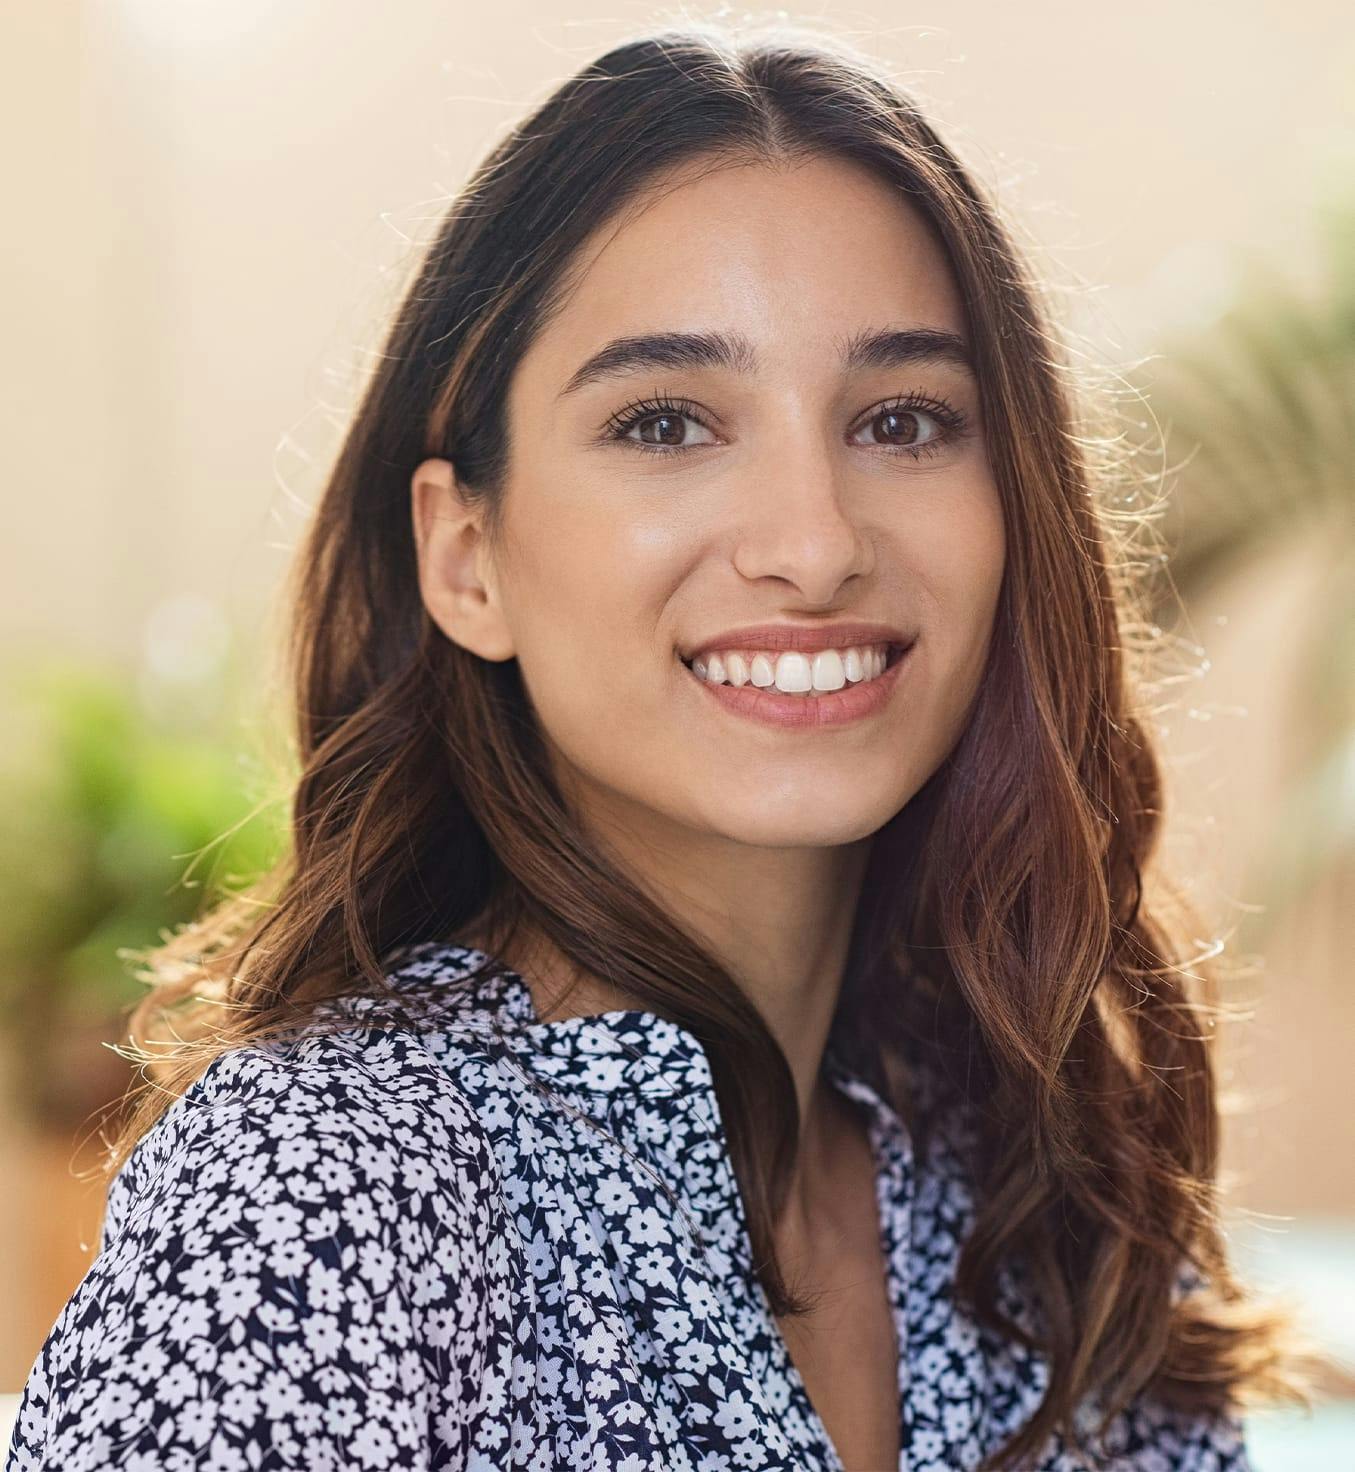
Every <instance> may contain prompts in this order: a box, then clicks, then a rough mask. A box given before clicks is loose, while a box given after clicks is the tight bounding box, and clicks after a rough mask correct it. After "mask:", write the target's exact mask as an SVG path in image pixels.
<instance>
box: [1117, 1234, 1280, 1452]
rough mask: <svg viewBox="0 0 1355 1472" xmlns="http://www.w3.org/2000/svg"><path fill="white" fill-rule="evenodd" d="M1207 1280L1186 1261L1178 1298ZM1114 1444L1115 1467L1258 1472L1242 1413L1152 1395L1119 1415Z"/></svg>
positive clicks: (1175, 1295) (1174, 1298)
mask: <svg viewBox="0 0 1355 1472" xmlns="http://www.w3.org/2000/svg"><path fill="white" fill-rule="evenodd" d="M1204 1283H1205V1279H1204V1278H1203V1277H1202V1276H1201V1274H1200V1273H1199V1271H1198V1269H1196V1268H1195V1267H1194V1265H1193V1264H1191V1263H1190V1262H1183V1263H1182V1264H1181V1267H1180V1268H1179V1269H1178V1271H1177V1275H1176V1282H1175V1284H1174V1285H1173V1289H1172V1301H1173V1302H1176V1301H1178V1300H1179V1299H1180V1298H1182V1297H1184V1296H1186V1295H1187V1294H1189V1293H1193V1292H1194V1291H1196V1289H1198V1288H1200V1287H1201V1286H1203V1285H1204ZM1111 1445H1112V1447H1113V1450H1114V1454H1115V1456H1114V1460H1113V1461H1112V1463H1111V1464H1110V1465H1111V1467H1112V1468H1114V1469H1115V1472H1255V1469H1254V1468H1253V1467H1252V1464H1251V1461H1250V1459H1249V1457H1248V1453H1247V1444H1246V1427H1245V1424H1244V1422H1243V1420H1242V1417H1241V1416H1240V1415H1238V1414H1237V1413H1235V1412H1215V1413H1208V1412H1189V1411H1183V1410H1178V1409H1176V1408H1175V1407H1171V1406H1167V1405H1164V1404H1162V1403H1161V1402H1159V1401H1157V1400H1155V1399H1153V1398H1151V1397H1149V1396H1146V1395H1144V1396H1141V1397H1140V1398H1139V1399H1138V1400H1137V1401H1135V1402H1134V1403H1133V1404H1132V1405H1131V1406H1129V1408H1128V1409H1127V1410H1126V1411H1125V1412H1124V1413H1123V1414H1122V1415H1121V1416H1120V1417H1118V1418H1117V1425H1116V1427H1115V1431H1114V1434H1113V1437H1112V1440H1111Z"/></svg>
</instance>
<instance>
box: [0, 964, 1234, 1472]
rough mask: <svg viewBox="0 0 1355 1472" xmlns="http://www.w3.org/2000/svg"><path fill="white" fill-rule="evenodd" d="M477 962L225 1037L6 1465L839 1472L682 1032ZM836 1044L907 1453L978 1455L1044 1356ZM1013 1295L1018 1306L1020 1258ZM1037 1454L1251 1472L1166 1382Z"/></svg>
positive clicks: (114, 1233) (953, 1184)
mask: <svg viewBox="0 0 1355 1472" xmlns="http://www.w3.org/2000/svg"><path fill="white" fill-rule="evenodd" d="M487 959H488V958H487V957H485V956H484V954H483V953H482V952H479V951H474V950H471V949H468V948H466V947H462V946H452V945H447V944H443V943H429V944H425V945H421V946H416V947H412V948H410V949H408V950H407V951H405V952H402V953H400V955H399V956H397V957H392V958H391V961H390V973H389V975H390V980H391V982H392V984H393V986H394V987H395V989H396V992H397V995H400V996H401V997H402V998H403V997H406V996H407V997H408V998H409V999H410V1003H409V1005H408V1007H404V1006H401V1007H397V1008H396V1009H395V1015H391V1010H390V1009H391V1004H390V1002H389V1001H387V1000H384V999H375V998H373V999H352V1000H348V1001H345V1002H343V1003H336V1004H330V1010H331V1013H332V1016H331V1019H330V1020H331V1021H333V1022H335V1023H336V1024H337V1025H336V1027H334V1028H333V1029H332V1030H326V1031H315V1032H313V1033H312V1034H309V1035H307V1036H306V1037H304V1038H303V1039H301V1040H299V1041H297V1040H294V1041H292V1042H290V1043H287V1044H282V1043H274V1044H268V1045H264V1044H257V1045H254V1046H251V1047H248V1048H242V1049H237V1050H234V1051H232V1052H230V1053H228V1054H226V1055H224V1056H223V1057H221V1058H219V1059H218V1060H217V1061H216V1062H214V1063H213V1064H212V1065H211V1067H209V1068H208V1069H207V1070H206V1072H205V1073H204V1074H203V1076H202V1077H201V1078H200V1079H199V1080H198V1082H197V1083H196V1084H194V1086H193V1087H192V1088H191V1089H190V1090H189V1091H188V1093H186V1094H185V1095H184V1096H183V1097H182V1098H181V1099H179V1100H177V1101H175V1103H174V1104H173V1105H172V1106H171V1107H170V1109H169V1110H168V1111H167V1113H166V1114H165V1115H164V1116H163V1117H162V1118H161V1120H160V1121H159V1122H158V1123H157V1124H156V1125H155V1127H154V1128H153V1129H152V1130H151V1131H150V1132H149V1133H148V1134H147V1135H146V1136H145V1138H144V1139H143V1140H142V1141H141V1142H140V1144H139V1145H138V1147H137V1149H136V1150H135V1152H134V1153H133V1155H132V1156H131V1158H130V1159H129V1161H128V1162H127V1164H126V1165H125V1166H124V1167H123V1169H122V1171H121V1172H120V1173H119V1174H118V1176H117V1177H116V1178H115V1180H114V1182H113V1184H112V1187H111V1190H110V1193H109V1202H108V1212H107V1217H106V1221H105V1226H104V1234H103V1241H102V1246H101V1251H100V1253H99V1256H98V1258H97V1259H96V1261H95V1262H94V1264H93V1266H92V1267H91V1269H90V1271H89V1273H88V1275H87V1276H86V1278H85V1279H84V1281H83V1282H82V1283H81V1285H80V1286H79V1288H78V1289H77V1290H76V1292H75V1294H74V1296H73V1297H72V1298H71V1300H70V1302H69V1304H68V1305H67V1307H66V1308H65V1310H64V1311H63V1313H62V1314H61V1317H60V1318H59V1319H58V1321H57V1323H56V1325H55V1327H54V1328H53V1330H52V1333H51V1335H50V1337H49V1338H48V1340H47V1342H46V1344H45V1345H44V1346H43V1349H42V1351H41V1354H40V1356H39V1358H38V1361H37V1363H36V1365H35V1366H34V1368H33V1372H32V1375H31V1376H30V1378H29V1381H28V1384H27V1387H26V1389H25V1394H24V1398H23V1402H22V1405H21V1407H20V1411H19V1417H18V1422H17V1425H16V1429H15V1433H14V1439H13V1442H12V1445H11V1448H10V1453H9V1458H8V1461H7V1463H6V1467H7V1468H8V1469H9V1472H29V1469H35V1468H53V1469H58V1468H59V1469H61V1472H104V1469H113V1468H117V1469H120V1472H152V1469H155V1472H160V1469H167V1472H177V1469H187V1468H207V1469H212V1472H246V1469H270V1468H298V1469H302V1468H304V1469H307V1472H324V1469H339V1468H344V1469H347V1468H360V1469H369V1468H376V1469H384V1468H400V1469H405V1468H419V1469H423V1468H445V1469H458V1472H461V1469H466V1472H505V1469H515V1472H516V1469H523V1472H528V1469H530V1472H554V1469H562V1468H570V1469H575V1472H585V1469H587V1472H736V1469H751V1472H765V1469H806V1472H818V1469H840V1468H841V1461H840V1459H839V1458H838V1456H837V1454H836V1452H835V1450H834V1448H833V1446H832V1444H831V1443H830V1441H829V1438H828V1436H827V1433H826V1431H825V1429H824V1427H823V1424H822V1422H821V1420H820V1418H819V1417H818V1415H817V1414H816V1412H815V1411H814V1409H813V1406H812V1405H811V1403H810V1401H809V1398H808V1396H807V1394H806V1392H805V1388H804V1384H803V1381H802V1380H801V1378H800V1375H799V1374H798V1372H797V1371H796V1369H795V1366H794V1364H793V1362H792V1360H791V1359H790V1357H789V1355H788V1353H787V1351H786V1347H785V1343H784V1341H783V1339H782V1337H781V1335H780V1333H779V1331H778V1329H777V1327H776V1324H775V1320H774V1319H773V1318H772V1317H771V1315H770V1312H769V1308H768V1304H767V1300H766V1296H765V1294H764V1293H763V1290H762V1288H761V1285H760V1284H759V1283H758V1281H757V1278H756V1276H755V1274H754V1273H753V1270H752V1257H751V1248H750V1243H749V1238H748V1234H747V1226H746V1220H745V1217H744V1213H743V1208H742V1200H741V1197H740V1195H739V1191H738V1186H737V1182H736V1179H735V1176H734V1173H733V1170H732V1167H731V1164H730V1160H729V1156H728V1151H727V1147H726V1142H725V1137H724V1134H723V1130H722V1125H721V1121H720V1114H719V1108H718V1105H717V1101H716V1095H715V1091H714V1087H713V1083H712V1079H711V1073H710V1068H709V1064H708V1061H707V1059H706V1055H705V1053H704V1051H703V1049H702V1047H701V1045H700V1043H699V1041H698V1040H697V1039H696V1038H695V1037H694V1036H693V1035H692V1034H691V1033H689V1032H687V1031H686V1030H684V1029H683V1028H681V1027H679V1026H677V1025H676V1024H674V1023H672V1022H670V1021H668V1020H666V1019H664V1018H661V1017H659V1016H657V1015H655V1014H652V1013H647V1012H642V1011H615V1012H606V1013H602V1014H600V1015H596V1016H592V1017H586V1018H567V1019H564V1020H562V1021H557V1022H546V1023H543V1022H541V1021H540V1020H539V1018H538V1017H537V1015H536V1013H535V1011H534V1010H533V1006H532V999H531V994H530V992H529V990H528V988H527V987H526V985H525V983H524V982H523V981H522V979H521V978H520V977H518V976H517V975H515V974H514V973H512V972H511V971H510V972H506V973H503V974H499V975H496V976H491V975H483V976H482V975H477V974H475V972H476V971H477V968H479V967H480V966H481V965H482V964H483V963H484V962H485V961H486V960H487ZM426 996H431V997H432V999H433V1003H432V1005H431V1006H430V1005H428V1004H426V1003H423V1004H419V1005H415V1000H416V999H417V998H419V997H426ZM373 1024H374V1025H373ZM824 1066H825V1071H826V1074H827V1077H828V1078H829V1079H830V1081H831V1082H832V1083H833V1085H834V1086H835V1087H837V1088H839V1089H840V1090H842V1091H843V1093H844V1094H845V1095H846V1096H847V1097H849V1098H851V1099H853V1100H855V1101H857V1102H858V1103H859V1104H860V1105H862V1106H863V1107H864V1109H865V1110H866V1115H867V1119H868V1121H869V1133H870V1141H871V1145H872V1148H873V1150H874V1153H875V1159H876V1165H877V1200H878V1202H879V1208H880V1229H881V1242H882V1245H883V1247H884V1255H885V1261H886V1268H887V1288H888V1293H889V1299H890V1303H891V1305H892V1308H893V1315H894V1323H895V1328H896V1331H897V1337H898V1343H899V1345H900V1355H899V1363H898V1386H899V1392H900V1403H901V1408H902V1423H901V1428H900V1430H901V1438H902V1452H901V1455H900V1459H899V1463H898V1467H899V1472H952V1469H957V1468H958V1469H965V1468H973V1467H975V1466H976V1465H977V1463H978V1461H979V1459H980V1457H981V1456H982V1455H983V1454H984V1453H985V1452H987V1451H989V1450H991V1449H993V1448H994V1447H995V1446H997V1445H998V1444H999V1443H1000V1442H1001V1441H1002V1440H1004V1439H1005V1437H1006V1436H1007V1434H1008V1433H1009V1432H1010V1431H1011V1430H1013V1429H1014V1428H1016V1427H1018V1426H1020V1425H1021V1424H1024V1422H1025V1421H1026V1420H1027V1419H1028V1418H1029V1416H1030V1414H1031V1413H1032V1411H1033V1410H1034V1409H1035V1407H1036V1405H1037V1404H1038V1402H1039V1399H1040V1396H1041V1394H1042V1393H1043V1390H1044V1386H1045V1384H1046V1381H1047V1375H1048V1371H1047V1367H1046V1365H1045V1364H1044V1363H1043V1361H1042V1360H1041V1359H1040V1358H1039V1357H1038V1356H1037V1355H1035V1354H1033V1353H1031V1352H1029V1351H1026V1350H1024V1349H1022V1348H1021V1347H1020V1345H1019V1344H1016V1343H1013V1342H1008V1341H1005V1340H1002V1339H999V1338H997V1337H996V1336H994V1335H993V1334H992V1333H991V1332H990V1331H988V1330H987V1329H984V1328H982V1327H980V1326H979V1325H977V1324H976V1323H974V1322H973V1321H972V1320H971V1319H970V1318H969V1317H968V1316H967V1315H966V1314H965V1313H964V1311H963V1310H962V1309H961V1308H960V1307H959V1306H958V1305H957V1304H956V1303H955V1301H954V1299H953V1294H952V1289H953V1282H954V1270H955V1264H956V1261H957V1258H958V1254H959V1249H960V1247H961V1245H962V1243H963V1241H964V1239H965V1236H966V1234H967V1232H968V1230H969V1228H970V1225H971V1223H972V1219H973V1200H972V1196H971V1192H970V1187H969V1185H968V1182H967V1180H966V1176H965V1172H964V1169H963V1167H962V1164H961V1161H962V1153H963V1152H962V1150H961V1149H960V1148H959V1141H958V1137H957V1136H955V1135H954V1134H953V1133H951V1132H949V1131H948V1130H947V1129H946V1128H941V1129H938V1130H937V1131H935V1132H929V1133H928V1145H927V1149H926V1153H925V1158H918V1157H916V1156H915V1152H914V1148H913V1141H912V1139H911V1137H910V1132H909V1130H908V1129H907V1127H906V1126H905V1124H904V1122H903V1120H902V1119H901V1118H900V1116H899V1115H898V1114H897V1113H896V1112H895V1110H894V1109H892V1108H891V1107H890V1105H889V1104H888V1103H886V1102H885V1100H884V1099H883V1098H882V1097H881V1096H880V1095H879V1094H878V1093H877V1092H876V1091H875V1090H874V1089H873V1088H872V1087H871V1086H870V1085H869V1084H868V1083H866V1082H865V1081H864V1079H863V1078H862V1077H860V1076H859V1075H858V1074H857V1073H856V1072H854V1071H852V1070H851V1069H849V1068H848V1067H847V1066H846V1063H845V1062H844V1060H843V1058H842V1057H841V1056H840V1055H839V1054H838V1052H837V1051H836V1050H835V1049H834V1048H831V1047H830V1050H829V1052H828V1053H827V1055H826V1056H825V1063H824ZM1002 1295H1003V1302H1004V1306H1005V1307H1006V1308H1007V1310H1008V1312H1009V1313H1011V1314H1012V1316H1013V1317H1014V1318H1015V1319H1016V1320H1017V1322H1022V1323H1028V1322H1030V1317H1029V1316H1030V1313H1031V1311H1032V1307H1033V1305H1032V1304H1031V1302H1030V1301H1029V1298H1028V1295H1027V1293H1026V1290H1025V1286H1024V1283H1023V1279H1022V1276H1021V1273H1020V1272H1019V1270H1018V1269H1017V1268H1016V1267H1012V1268H1010V1269H1009V1270H1008V1271H1007V1273H1006V1276H1005V1278H1004V1280H1003V1284H1002ZM1094 1410H1095V1408H1094V1407H1091V1406H1088V1407H1086V1408H1085V1414H1086V1416H1087V1419H1088V1424H1089V1423H1090V1418H1091V1416H1092V1415H1093V1414H1094ZM1031 1466H1032V1468H1033V1469H1034V1472H1073V1469H1081V1468H1086V1467H1088V1466H1097V1467H1109V1468H1119V1469H1136V1472H1251V1469H1250V1466H1249V1463H1248V1461H1247V1456H1246V1451H1245V1447H1244V1442H1243V1435H1242V1427H1241V1424H1240V1422H1238V1421H1236V1420H1234V1419H1232V1418H1230V1417H1229V1418H1204V1417H1191V1416H1186V1415H1184V1414H1182V1413H1179V1412H1171V1411H1169V1410H1167V1409H1165V1408H1163V1407H1161V1406H1158V1405H1155V1404H1151V1403H1149V1402H1147V1401H1140V1402H1139V1403H1137V1404H1135V1405H1134V1406H1132V1407H1131V1408H1130V1409H1129V1410H1128V1411H1127V1412H1124V1413H1122V1415H1121V1416H1120V1417H1118V1418H1117V1420H1116V1423H1115V1425H1114V1428H1113V1431H1112V1434H1111V1436H1110V1437H1109V1438H1108V1440H1107V1443H1106V1446H1105V1448H1104V1455H1101V1456H1098V1458H1097V1459H1096V1460H1095V1461H1093V1462H1088V1461H1086V1460H1083V1459H1081V1458H1080V1457H1079V1456H1077V1455H1075V1454H1074V1453H1073V1452H1072V1451H1070V1450H1069V1448H1068V1447H1066V1446H1065V1445H1064V1444H1063V1443H1062V1441H1061V1440H1060V1439H1058V1438H1054V1439H1052V1440H1051V1441H1050V1442H1049V1444H1048V1446H1047V1447H1046V1448H1045V1449H1044V1450H1043V1452H1042V1454H1041V1456H1040V1458H1039V1460H1038V1462H1035V1463H1032V1464H1031Z"/></svg>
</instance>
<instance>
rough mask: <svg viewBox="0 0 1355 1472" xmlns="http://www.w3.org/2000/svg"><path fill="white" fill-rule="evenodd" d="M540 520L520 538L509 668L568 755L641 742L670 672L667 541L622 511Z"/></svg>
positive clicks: (650, 737) (671, 564) (676, 576)
mask: <svg viewBox="0 0 1355 1472" xmlns="http://www.w3.org/2000/svg"><path fill="white" fill-rule="evenodd" d="M564 499H567V500H568V499H573V500H574V508H573V510H572V514H559V513H558V512H556V513H555V514H551V515H543V516H541V517H539V518H538V519H536V520H534V521H533V523H532V526H531V529H530V534H529V535H525V536H524V535H522V534H519V536H518V541H517V550H516V555H515V557H514V565H513V576H512V594H511V597H510V600H509V602H510V607H511V616H512V623H513V630H514V640H515V643H516V646H517V650H518V664H519V668H520V670H521V673H522V679H523V683H524V685H525V686H526V688H527V691H528V693H529V695H530V696H531V698H532V702H533V704H534V705H535V707H536V709H537V713H538V716H539V718H540V720H541V722H542V725H543V726H544V728H545V730H546V732H547V734H548V735H549V736H550V737H551V738H552V739H553V740H554V741H555V742H556V744H557V745H559V746H560V747H561V748H562V749H564V750H565V751H566V752H567V753H568V754H569V755H570V757H571V758H572V759H574V760H575V761H580V762H583V763H585V764H589V765H591V764H593V763H595V762H597V761H598V760H610V758H609V756H608V753H609V752H612V751H614V750H616V749H621V750H624V749H626V748H627V747H633V746H634V745H635V744H636V743H637V742H638V741H640V740H641V739H646V740H647V741H648V742H650V743H652V742H653V741H654V739H655V733H656V728H657V729H662V726H661V723H656V720H655V712H656V708H657V706H658V704H659V702H660V701H661V700H666V699H668V698H669V696H670V691H671V681H672V679H673V678H674V672H675V671H676V673H678V674H681V673H683V671H682V670H681V669H680V667H678V666H677V661H676V656H675V655H674V654H673V649H672V639H673V636H674V634H675V632H676V631H675V630H673V629H671V628H670V627H669V625H668V623H667V622H665V619H666V616H667V609H668V607H669V603H670V599H671V592H672V589H673V587H674V586H675V583H676V582H677V581H679V580H680V577H681V569H680V564H678V563H677V562H675V559H674V556H673V551H672V548H671V546H670V545H669V544H668V542H667V541H666V540H665V539H663V538H661V537H653V536H648V535H646V534H645V530H644V528H643V526H639V527H637V525H636V524H635V522H634V521H633V520H632V519H631V518H629V517H628V516H627V515H624V514H620V515H616V516H610V517H606V516H599V515H597V514H592V515H585V514H582V512H581V500H582V498H581V497H580V498H564Z"/></svg>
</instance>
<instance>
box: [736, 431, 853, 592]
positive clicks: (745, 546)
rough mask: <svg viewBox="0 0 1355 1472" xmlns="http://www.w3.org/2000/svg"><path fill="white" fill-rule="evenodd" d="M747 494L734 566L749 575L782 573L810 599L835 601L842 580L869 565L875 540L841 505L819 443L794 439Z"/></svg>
mask: <svg viewBox="0 0 1355 1472" xmlns="http://www.w3.org/2000/svg"><path fill="white" fill-rule="evenodd" d="M786 450H787V453H784V454H783V455H781V456H779V457H778V458H777V459H776V460H775V461H774V462H773V464H772V465H770V466H769V465H768V464H767V462H766V461H762V462H761V463H760V464H759V466H758V470H757V486H756V488H755V489H752V490H750V492H749V494H748V495H747V497H745V498H743V510H744V515H743V516H742V517H741V519H740V528H739V536H738V541H737V544H736V546H735V551H734V566H735V568H736V569H737V570H738V572H739V573H740V575H741V576H743V577H745V578H748V579H750V580H755V579H758V578H768V577H771V578H780V579H781V580H782V581H784V582H787V583H790V584H792V585H793V586H794V587H795V589H796V590H797V591H798V593H799V594H800V597H801V599H803V600H804V602H806V603H810V604H830V603H832V602H833V601H834V600H835V598H836V597H837V595H838V592H839V589H840V588H841V587H842V584H843V583H844V582H846V580H847V579H848V578H850V577H854V576H857V575H860V574H863V573H868V572H869V571H870V570H871V567H872V565H873V559H874V548H873V544H872V543H871V541H870V539H869V537H868V536H866V534H865V530H864V528H863V527H861V526H860V525H858V523H857V521H856V520H855V519H854V518H855V515H856V513H855V512H854V511H853V510H852V508H851V507H850V506H846V507H844V500H843V494H842V485H841V479H842V478H841V476H840V474H839V473H838V469H837V467H835V466H834V464H833V460H832V456H831V454H830V453H829V452H828V451H827V450H826V449H825V448H824V447H823V446H822V445H818V446H810V445H808V444H807V443H806V441H805V440H803V439H796V440H795V441H794V442H793V444H788V445H787V446H786Z"/></svg>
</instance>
